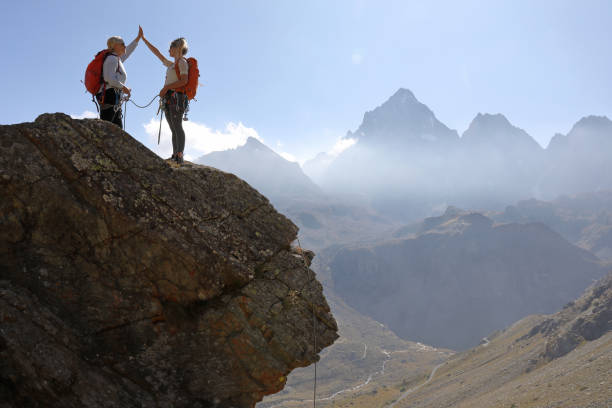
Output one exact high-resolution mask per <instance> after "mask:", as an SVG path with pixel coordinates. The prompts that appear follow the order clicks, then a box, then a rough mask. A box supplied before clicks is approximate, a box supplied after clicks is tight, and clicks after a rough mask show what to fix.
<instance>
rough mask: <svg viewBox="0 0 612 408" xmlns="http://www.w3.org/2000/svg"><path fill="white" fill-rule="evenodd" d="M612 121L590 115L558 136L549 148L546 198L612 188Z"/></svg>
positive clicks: (544, 184)
mask: <svg viewBox="0 0 612 408" xmlns="http://www.w3.org/2000/svg"><path fill="white" fill-rule="evenodd" d="M610 157H612V121H610V119H608V118H607V117H605V116H588V117H585V118H582V119H581V120H580V121H578V123H576V124H575V125H574V126H573V128H572V130H571V131H570V132H569V133H568V134H567V136H563V135H560V134H558V135H555V137H553V139H552V140H551V141H550V144H549V146H548V149H547V160H546V170H545V171H544V174H543V177H542V182H541V184H540V186H539V187H540V192H541V194H542V195H543V197H546V198H555V197H556V196H557V195H559V194H574V193H583V192H590V191H600V190H605V189H611V188H612V160H610Z"/></svg>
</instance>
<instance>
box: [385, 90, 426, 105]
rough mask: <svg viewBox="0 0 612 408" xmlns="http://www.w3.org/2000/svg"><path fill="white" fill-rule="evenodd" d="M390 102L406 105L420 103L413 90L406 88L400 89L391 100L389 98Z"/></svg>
mask: <svg viewBox="0 0 612 408" xmlns="http://www.w3.org/2000/svg"><path fill="white" fill-rule="evenodd" d="M388 102H394V103H400V104H405V103H414V102H417V103H418V102H419V101H418V100H417V98H416V97H415V96H414V94H413V93H412V91H411V90H409V89H406V88H400V89H398V90H397V92H395V93H394V94H393V95H392V96H391V98H389V100H388Z"/></svg>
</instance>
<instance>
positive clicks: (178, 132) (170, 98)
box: [164, 92, 187, 155]
mask: <svg viewBox="0 0 612 408" xmlns="http://www.w3.org/2000/svg"><path fill="white" fill-rule="evenodd" d="M186 106H187V97H186V96H185V94H183V93H178V92H169V93H168V94H166V97H165V103H164V113H165V114H166V120H167V121H168V126H170V131H171V132H172V154H173V155H176V154H177V153H183V150H184V149H185V131H184V130H183V114H184V113H185V108H186Z"/></svg>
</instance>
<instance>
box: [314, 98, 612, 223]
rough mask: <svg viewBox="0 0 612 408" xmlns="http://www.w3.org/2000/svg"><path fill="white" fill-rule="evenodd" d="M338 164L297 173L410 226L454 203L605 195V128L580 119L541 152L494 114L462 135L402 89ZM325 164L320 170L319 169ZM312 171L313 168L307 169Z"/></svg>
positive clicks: (610, 181)
mask: <svg viewBox="0 0 612 408" xmlns="http://www.w3.org/2000/svg"><path fill="white" fill-rule="evenodd" d="M346 137H348V138H354V139H357V143H355V144H354V145H353V146H351V147H350V148H348V149H347V150H345V151H344V152H342V153H341V154H340V155H339V156H338V157H336V158H335V159H333V160H330V158H329V157H320V158H319V159H318V160H314V161H313V163H317V164H319V165H318V166H314V165H313V163H309V166H305V169H306V170H307V172H310V171H312V174H313V176H314V177H316V179H317V181H318V183H319V184H320V185H321V186H322V187H323V188H324V190H326V191H334V192H342V193H353V194H361V195H362V196H365V197H366V198H367V201H368V202H370V203H372V204H373V205H374V206H375V207H376V208H378V209H379V210H381V211H382V212H383V213H385V214H386V215H390V216H394V217H396V218H400V219H404V220H408V219H417V218H421V217H424V216H427V215H429V214H431V212H432V211H435V209H436V208H439V207H440V206H443V207H444V206H446V205H447V204H454V205H458V206H461V207H467V208H491V209H493V208H497V209H501V208H502V207H503V206H504V205H506V203H508V202H513V201H517V200H520V199H526V198H531V197H534V198H538V199H553V198H556V197H557V196H558V195H561V194H575V193H580V192H589V191H598V190H604V189H611V188H612V160H610V159H609V158H610V157H612V121H610V120H609V119H608V118H606V117H596V116H589V117H586V118H583V119H581V120H580V121H579V122H578V123H577V124H576V125H575V126H574V127H573V129H572V130H571V131H570V132H569V133H568V134H567V136H564V135H560V134H559V135H556V136H555V137H554V138H553V139H552V140H551V142H550V144H549V146H548V147H547V148H546V149H544V148H542V147H541V146H540V145H539V144H538V143H537V142H536V141H535V140H534V139H533V138H532V137H531V136H530V135H529V134H527V133H526V132H525V131H524V130H522V129H520V128H517V127H515V126H514V125H512V124H511V123H510V122H509V121H508V120H507V119H506V118H505V117H504V116H503V115H501V114H495V115H491V114H480V113H479V114H478V115H477V116H476V117H475V118H474V120H473V121H472V123H471V124H470V126H469V128H468V129H467V130H466V131H465V132H464V133H463V135H462V136H461V137H459V135H458V134H457V132H456V131H455V130H451V129H449V128H448V127H447V126H445V125H444V124H443V123H441V122H440V121H439V120H438V119H437V118H436V117H435V115H434V113H433V112H432V111H431V110H430V109H429V108H428V107H427V106H426V105H424V104H422V103H421V102H419V101H418V100H417V99H416V97H415V96H414V94H413V93H412V92H410V91H409V90H407V89H400V90H398V91H397V92H396V93H395V94H394V95H393V96H391V98H389V100H387V101H386V102H385V103H383V104H382V105H381V106H379V107H377V108H376V109H374V110H373V111H370V112H366V113H365V115H364V117H363V121H362V123H361V125H360V126H359V128H358V129H357V130H356V131H355V132H348V133H347V136H346ZM321 163H323V165H321ZM313 169H314V170H313Z"/></svg>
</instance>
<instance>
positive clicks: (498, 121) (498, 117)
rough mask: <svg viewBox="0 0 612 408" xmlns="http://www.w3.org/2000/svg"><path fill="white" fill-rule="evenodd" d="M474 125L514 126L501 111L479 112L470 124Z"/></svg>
mask: <svg viewBox="0 0 612 408" xmlns="http://www.w3.org/2000/svg"><path fill="white" fill-rule="evenodd" d="M472 126H486V127H496V128H499V127H508V128H514V126H513V125H512V123H510V121H509V120H508V118H506V117H505V116H504V115H502V114H501V113H495V114H492V113H478V115H476V117H475V118H474V120H472V123H471V124H470V127H472Z"/></svg>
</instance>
